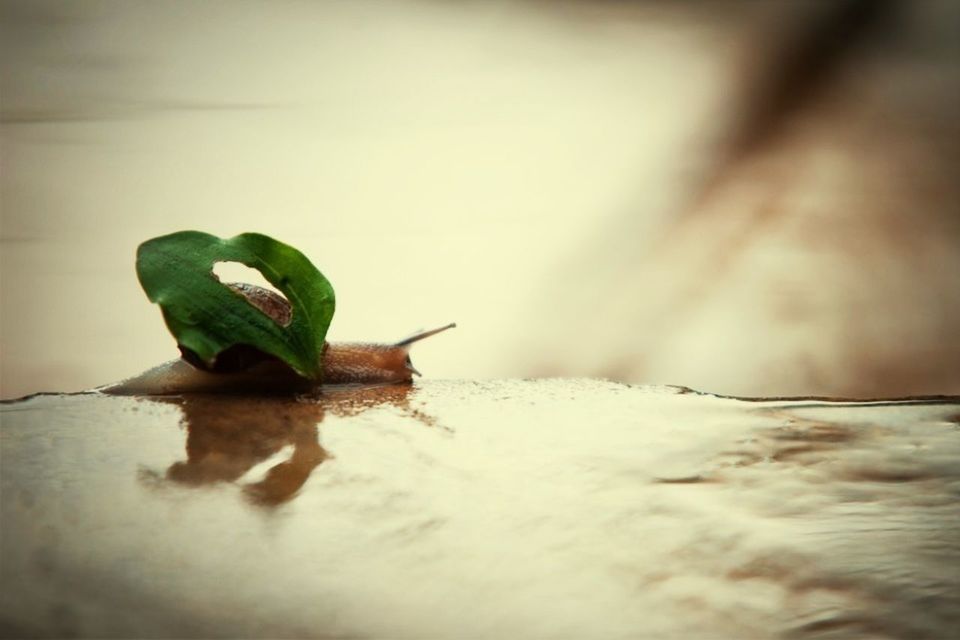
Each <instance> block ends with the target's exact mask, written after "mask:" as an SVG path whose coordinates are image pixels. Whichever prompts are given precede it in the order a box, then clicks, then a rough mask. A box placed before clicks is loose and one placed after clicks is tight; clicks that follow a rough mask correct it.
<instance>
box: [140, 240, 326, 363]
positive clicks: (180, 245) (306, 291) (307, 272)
mask: <svg viewBox="0 0 960 640" xmlns="http://www.w3.org/2000/svg"><path fill="white" fill-rule="evenodd" d="M217 262H239V263H242V264H244V265H246V266H248V267H250V268H253V269H256V270H257V271H259V272H260V273H261V274H263V277H264V278H266V279H267V281H268V282H270V283H271V284H272V285H273V286H275V287H276V288H277V289H279V290H280V291H281V292H282V293H283V295H284V296H285V297H286V298H287V300H288V301H289V302H290V306H291V308H292V310H293V317H292V319H291V321H290V324H289V325H287V326H286V327H284V326H281V325H279V324H278V323H277V322H275V321H274V320H273V319H272V318H270V317H268V316H267V315H265V314H264V313H262V312H261V311H260V310H259V309H257V308H256V307H254V306H253V305H252V304H250V302H248V301H247V299H246V298H244V297H243V296H242V295H241V294H239V293H237V292H236V291H233V290H232V289H230V288H229V287H227V286H226V285H225V284H223V283H221V282H220V281H219V280H218V279H217V277H216V276H215V275H214V274H213V266H214V264H215V263H217ZM137 277H138V278H139V279H140V284H141V286H142V287H143V290H144V291H145V292H146V294H147V297H148V298H150V300H151V301H152V302H155V303H157V304H159V305H160V308H161V309H162V311H163V319H164V320H165V321H166V323H167V328H169V329H170V333H172V334H173V337H174V338H176V339H177V342H178V343H179V344H180V346H181V347H184V348H186V349H189V350H190V351H193V352H194V353H195V354H196V355H197V356H198V357H199V358H200V359H201V360H202V361H203V362H204V363H206V364H207V365H208V366H212V365H213V364H214V362H215V360H216V357H217V355H218V354H219V353H221V352H222V351H224V350H225V349H227V348H228V347H231V346H234V345H249V346H252V347H254V348H256V349H259V350H260V351H262V352H264V353H267V354H270V355H273V356H276V357H277V358H279V359H280V360H282V361H283V362H285V363H287V364H288V365H289V366H290V367H291V368H292V369H293V370H294V371H296V372H297V373H298V374H299V375H301V376H303V377H305V378H310V379H312V380H319V379H320V377H321V374H322V371H321V355H322V352H323V344H324V339H325V338H326V335H327V327H329V326H330V320H331V319H332V318H333V311H334V306H335V303H334V295H333V287H332V286H331V285H330V283H329V282H328V281H327V279H326V278H325V277H324V276H323V274H322V273H320V271H319V270H318V269H317V268H316V267H315V266H313V264H311V262H310V260H308V259H307V257H306V256H304V255H303V254H302V253H300V252H299V251H297V250H296V249H294V248H293V247H291V246H289V245H286V244H284V243H282V242H278V241H277V240H274V239H273V238H270V237H268V236H265V235H261V234H259V233H244V234H241V235H239V236H236V237H234V238H230V239H227V240H223V239H221V238H218V237H216V236H212V235H210V234H207V233H202V232H200V231H181V232H179V233H174V234H171V235H168V236H161V237H159V238H153V239H152V240H148V241H146V242H144V243H143V244H141V245H140V247H139V248H138V249H137Z"/></svg>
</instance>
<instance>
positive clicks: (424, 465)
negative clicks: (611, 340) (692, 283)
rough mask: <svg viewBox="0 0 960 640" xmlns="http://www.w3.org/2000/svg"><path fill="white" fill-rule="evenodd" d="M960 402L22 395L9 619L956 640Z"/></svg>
mask: <svg viewBox="0 0 960 640" xmlns="http://www.w3.org/2000/svg"><path fill="white" fill-rule="evenodd" d="M958 424H960V403H958V401H957V400H956V399H933V400H926V401H902V402H880V403H834V402H824V401H765V402H747V401H741V400H735V399H728V398H719V397H715V396H709V395H703V394H698V393H694V392H689V391H687V390H684V389H681V388H676V387H630V386H626V385H621V384H615V383H611V382H604V381H598V380H588V379H579V380H539V381H529V380H528V381H520V380H514V381H490V382H468V381H426V382H422V383H418V384H416V385H414V386H393V387H381V388H372V389H371V388H361V389H357V388H354V389H327V390H325V392H324V393H323V394H322V395H320V396H319V397H314V398H307V397H302V398H299V399H291V398H284V397H251V396H249V395H247V396H229V395H209V394H207V395H203V394H188V395H180V396H163V397H115V396H105V395H102V394H85V395H52V396H38V397H34V398H31V399H27V400H24V401H21V402H14V403H6V404H4V405H2V428H0V436H2V439H0V444H2V449H0V451H2V465H0V476H2V526H3V532H2V533H3V535H2V543H0V544H2V555H0V560H2V564H0V567H2V585H3V587H2V589H3V592H2V600H0V621H2V623H0V629H2V635H4V636H9V637H20V636H47V637H50V636H56V637H67V636H77V635H79V636H86V637H93V636H96V637H199V636H204V637H227V636H230V637H236V636H244V637H294V636H295V637H379V638H387V637H389V638H429V637H437V638H439V637H443V638H463V637H469V638H508V637H513V638H545V637H550V638H618V637H631V638H637V637H650V638H779V637H787V638H851V637H854V638H859V637H868V638H946V637H949V636H950V634H951V633H952V632H953V630H955V629H956V628H958V625H960V613H958V612H960V577H958V576H960V542H958V541H960V506H958V497H960V468H958V466H957V463H956V461H957V460H958V459H960V426H958Z"/></svg>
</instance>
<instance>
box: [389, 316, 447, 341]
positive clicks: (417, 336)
mask: <svg viewBox="0 0 960 640" xmlns="http://www.w3.org/2000/svg"><path fill="white" fill-rule="evenodd" d="M455 326H457V323H456V322H451V323H450V324H448V325H446V326H443V327H439V328H437V329H431V330H430V331H418V332H417V333H415V334H413V335H412V336H410V337H409V338H404V339H403V340H401V341H400V342H398V343H396V344H395V345H393V346H395V347H408V346H410V345H411V344H413V343H414V342H419V341H420V340H423V339H424V338H429V337H430V336H433V335H436V334H438V333H440V332H441V331H446V330H447V329H452V328H454V327H455Z"/></svg>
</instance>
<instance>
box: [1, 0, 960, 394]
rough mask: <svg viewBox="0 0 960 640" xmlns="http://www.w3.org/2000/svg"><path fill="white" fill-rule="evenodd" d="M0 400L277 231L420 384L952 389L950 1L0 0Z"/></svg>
mask: <svg viewBox="0 0 960 640" xmlns="http://www.w3.org/2000/svg"><path fill="white" fill-rule="evenodd" d="M0 8H2V14H0V15H2V33H0V67H2V69H0V70H2V76H0V81H2V84H0V110H2V114H0V115H2V140H0V154H2V155H0V171H2V173H0V181H2V182H0V198H2V200H0V212H2V226H0V236H2V238H0V267H2V268H0V278H2V280H0V295H2V299H0V367H2V368H0V393H2V395H3V397H5V398H10V397H17V396H21V395H24V394H27V393H31V392H36V391H44V390H48V391H49V390H62V391H74V390H80V389H85V388H90V387H93V386H95V385H99V384H103V383H107V382H111V381H114V380H118V379H121V378H124V377H127V376H130V375H134V374H136V373H138V372H140V371H142V370H143V369H146V368H148V367H150V366H153V365H155V364H157V363H159V362H162V361H164V360H168V359H171V358H173V357H175V356H176V355H177V352H176V347H175V344H174V342H173V340H172V338H171V337H170V335H169V334H168V333H167V331H166V328H165V327H164V325H163V322H162V319H161V316H160V313H159V310H158V309H157V308H156V307H154V306H153V305H151V304H150V303H149V302H148V301H147V300H146V297H145V296H144V295H143V293H142V291H141V290H140V288H139V285H138V283H137V281H136V277H135V273H134V266H133V261H134V252H135V250H136V247H137V245H138V244H139V243H140V242H142V241H143V240H145V239H147V238H150V237H153V236H156V235H161V234H165V233H169V232H172V231H176V230H181V229H200V230H204V231H208V232H211V233H214V234H217V235H220V236H230V235H234V234H236V233H240V232H244V231H259V232H262V233H266V234H269V235H272V236H274V237H276V238H278V239H280V240H283V241H286V242H288V243H291V244H293V245H294V246H296V247H298V248H300V249H301V250H302V251H304V252H305V253H306V254H307V255H308V256H310V257H311V259H312V260H313V261H314V262H315V264H317V265H318V266H319V267H320V268H321V270H323V272H324V273H325V274H326V275H327V277H328V278H329V279H330V280H331V282H333V284H334V287H335V288H336V292H337V298H338V307H337V313H336V316H335V318H334V321H333V325H332V326H331V329H330V333H329V338H330V339H333V340H373V341H387V340H393V339H396V338H400V337H402V336H404V335H406V334H408V333H410V332H412V331H413V330H415V329H418V328H421V327H429V326H433V325H439V324H442V323H446V322H448V321H457V322H458V323H459V328H458V329H456V331H454V332H450V333H447V334H444V335H443V336H438V337H436V338H433V339H431V340H429V341H426V342H425V343H423V344H422V345H419V346H418V347H417V348H416V349H415V351H414V354H413V356H414V362H415V363H416V364H417V366H418V368H419V369H420V370H421V371H423V372H424V373H425V375H427V376H428V377H458V378H485V377H516V376H603V377H609V378H612V379H615V380H621V381H626V382H632V383H664V384H682V385H687V386H691V387H695V388H698V389H702V390H706V391H714V392H720V393H730V394H741V395H803V394H822V395H840V396H865V397H866V396H879V395H910V394H938V393H960V198H958V195H960V194H958V191H960V182H958V180H957V177H958V175H960V173H958V171H957V169H958V165H960V161H958V160H960V158H958V153H960V147H958V142H960V137H958V121H957V118H956V114H957V113H960V73H958V71H960V37H958V36H960V3H957V2H955V1H954V0H943V1H937V0H920V1H917V2H908V1H905V0H904V1H902V2H895V1H892V0H891V1H883V0H871V1H866V0H822V1H818V0H799V1H786V0H784V1H778V2H763V1H759V0H757V1H740V2H734V1H729V2H728V1H719V0H717V1H709V2H708V1H704V2H685V3H672V2H663V1H659V2H658V1H653V0H648V1H636V2H628V1H619V2H617V1H606V0H604V1H589V2H587V1H582V2H575V1H559V2H545V1H544V2H537V1H521V0H511V1H498V0H491V1H482V2H481V1H476V2H453V3H448V2H439V1H427V0H419V1H412V0H393V1H390V2H385V1H384V2H372V1H368V0H355V1H352V2H332V1H331V2H321V1H317V2H306V1H287V2H276V1H273V2H265V1H263V2H254V1H249V0H236V1H235V0H230V1H229V2H228V1H216V0H211V1H206V2H186V1H176V0H174V1H169V2H162V3H158V2H145V1H142V2H141V1H132V0H131V1H112V2H111V1H89V2H65V1H61V2H50V1H46V0H22V1H12V0H2V2H0Z"/></svg>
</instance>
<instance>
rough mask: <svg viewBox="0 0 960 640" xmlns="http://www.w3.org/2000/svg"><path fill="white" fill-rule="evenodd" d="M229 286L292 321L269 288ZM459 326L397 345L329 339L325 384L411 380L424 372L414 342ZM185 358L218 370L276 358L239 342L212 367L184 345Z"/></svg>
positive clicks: (418, 335) (266, 311) (259, 306)
mask: <svg viewBox="0 0 960 640" xmlns="http://www.w3.org/2000/svg"><path fill="white" fill-rule="evenodd" d="M227 286H228V287H230V288H231V289H233V290H234V291H236V292H237V293H239V294H240V295H242V296H243V297H244V298H246V299H247V301H248V302H249V303H250V304H252V305H253V306H255V307H256V308H257V309H259V310H260V311H262V312H263V313H264V314H266V315H267V316H269V317H270V318H271V319H272V320H273V321H274V322H276V323H277V324H279V325H281V326H287V325H288V324H290V320H291V318H292V317H293V316H292V310H291V307H290V303H289V302H287V300H286V299H285V298H284V297H283V296H281V295H279V294H277V293H274V292H273V291H270V290H269V289H264V288H262V287H258V286H255V285H251V284H245V283H228V284H227ZM455 326H457V325H456V324H455V323H450V324H448V325H446V326H443V327H440V328H438V329H432V330H430V331H422V332H419V333H416V334H414V335H412V336H410V337H409V338H404V339H403V340H400V341H399V342H396V343H394V344H378V343H367V342H326V343H324V345H323V354H322V356H321V359H322V362H323V382H324V384H377V383H397V382H410V381H411V380H412V379H413V375H414V374H416V375H420V372H419V371H417V370H416V368H414V366H413V363H412V362H411V361H410V347H411V345H413V343H415V342H418V341H420V340H423V339H424V338H428V337H430V336H432V335H434V334H437V333H440V332H441V331H446V330H447V329H450V328H452V327H455ZM180 352H181V353H182V354H183V358H184V360H186V361H187V362H189V363H190V364H192V365H193V366H195V367H197V368H199V369H203V370H205V371H211V372H214V373H235V372H239V371H246V370H247V369H250V368H251V367H253V366H254V365H257V364H260V363H262V362H264V361H266V360H271V359H273V358H272V356H270V355H268V354H265V353H263V352H261V351H259V350H258V349H255V348H253V347H250V346H248V345H235V346H233V347H230V348H229V349H226V350H225V351H223V352H221V353H220V354H219V355H217V359H216V361H215V362H214V363H213V365H212V366H210V365H208V364H206V363H204V362H203V361H202V360H200V358H198V357H197V356H196V354H194V353H192V352H191V351H189V350H187V349H184V348H182V347H181V349H180Z"/></svg>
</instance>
